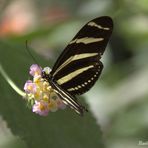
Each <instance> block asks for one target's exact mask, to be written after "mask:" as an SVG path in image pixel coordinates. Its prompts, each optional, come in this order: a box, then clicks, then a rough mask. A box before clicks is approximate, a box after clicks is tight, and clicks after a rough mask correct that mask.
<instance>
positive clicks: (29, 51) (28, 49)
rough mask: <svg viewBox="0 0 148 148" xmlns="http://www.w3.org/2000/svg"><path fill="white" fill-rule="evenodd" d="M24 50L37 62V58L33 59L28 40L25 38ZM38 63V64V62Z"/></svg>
mask: <svg viewBox="0 0 148 148" xmlns="http://www.w3.org/2000/svg"><path fill="white" fill-rule="evenodd" d="M26 50H27V52H28V53H29V55H30V56H31V57H32V59H33V61H34V62H35V63H36V64H38V62H37V60H36V59H35V57H34V56H33V54H32V53H31V50H30V47H29V46H28V40H26ZM38 65H39V64H38Z"/></svg>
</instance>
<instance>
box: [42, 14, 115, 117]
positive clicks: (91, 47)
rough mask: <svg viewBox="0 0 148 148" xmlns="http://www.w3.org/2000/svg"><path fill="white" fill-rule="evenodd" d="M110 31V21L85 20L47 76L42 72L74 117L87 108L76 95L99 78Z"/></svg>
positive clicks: (84, 90)
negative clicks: (71, 110)
mask: <svg viewBox="0 0 148 148" xmlns="http://www.w3.org/2000/svg"><path fill="white" fill-rule="evenodd" d="M112 30H113V21H112V19H111V18H110V17H108V16H102V17H98V18H95V19H93V20H91V21H89V22H88V23H87V24H85V25H84V27H82V29H81V30H80V31H79V32H78V33H77V34H76V36H75V37H74V38H73V39H72V40H71V41H70V42H69V44H68V45H67V47H66V48H65V49H64V50H63V52H62V53H61V55H60V56H59V58H58V59H57V61H56V62H55V64H54V66H53V69H52V71H51V72H50V73H46V72H44V71H43V72H42V78H44V79H46V80H47V81H48V82H49V84H50V85H51V87H52V88H53V89H54V90H55V92H56V93H57V94H58V95H59V97H60V98H61V99H62V101H63V102H64V103H65V104H66V105H68V106H69V107H70V108H72V109H74V110H75V111H76V112H77V113H78V114H80V115H83V113H84V111H87V109H86V108H85V107H84V106H82V105H81V104H80V103H79V102H78V99H77V98H76V96H77V95H81V94H84V93H85V92H87V91H88V90H89V89H90V88H91V87H92V86H93V85H94V84H95V82H96V81H97V79H98V78H99V76H100V74H101V72H102V69H103V64H102V62H101V61H100V59H101V57H102V55H103V53H104V51H105V48H106V46H107V43H108V41H109V38H110V36H111V34H112Z"/></svg>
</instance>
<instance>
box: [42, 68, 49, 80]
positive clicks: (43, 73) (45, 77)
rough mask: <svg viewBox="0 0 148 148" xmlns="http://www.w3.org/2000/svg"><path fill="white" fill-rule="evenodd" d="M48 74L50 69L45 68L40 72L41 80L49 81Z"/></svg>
mask: <svg viewBox="0 0 148 148" xmlns="http://www.w3.org/2000/svg"><path fill="white" fill-rule="evenodd" d="M50 72H51V68H49V67H45V68H44V69H43V70H42V74H41V76H42V78H43V79H46V80H49V79H51V74H50Z"/></svg>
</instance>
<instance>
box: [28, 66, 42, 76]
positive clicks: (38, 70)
mask: <svg viewBox="0 0 148 148" xmlns="http://www.w3.org/2000/svg"><path fill="white" fill-rule="evenodd" d="M29 73H30V75H32V76H33V77H36V76H39V75H41V73H42V68H41V67H40V66H38V65H37V64H33V65H31V67H30V72H29Z"/></svg>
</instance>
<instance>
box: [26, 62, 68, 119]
mask: <svg viewBox="0 0 148 148" xmlns="http://www.w3.org/2000/svg"><path fill="white" fill-rule="evenodd" d="M42 71H45V72H46V73H47V74H49V73H50V71H51V69H50V68H49V67H45V68H44V69H43V70H42V68H41V67H40V66H38V65H37V64H33V65H31V67H30V72H29V73H30V75H31V76H32V77H33V80H27V81H26V83H25V85H24V90H25V93H26V100H27V101H28V102H31V107H32V112H34V113H36V114H39V115H41V116H47V115H48V113H49V112H55V111H57V110H58V109H65V107H66V105H65V104H64V103H63V102H62V100H61V99H60V97H59V96H58V95H57V94H56V92H55V91H54V89H53V88H52V87H51V86H50V84H49V82H48V81H47V80H46V79H44V78H42Z"/></svg>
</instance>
